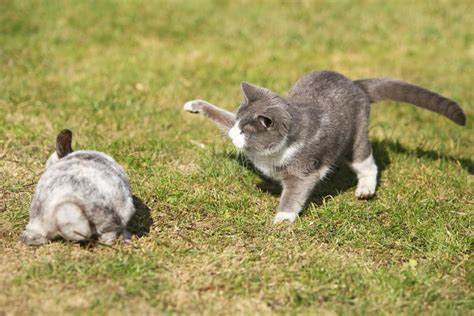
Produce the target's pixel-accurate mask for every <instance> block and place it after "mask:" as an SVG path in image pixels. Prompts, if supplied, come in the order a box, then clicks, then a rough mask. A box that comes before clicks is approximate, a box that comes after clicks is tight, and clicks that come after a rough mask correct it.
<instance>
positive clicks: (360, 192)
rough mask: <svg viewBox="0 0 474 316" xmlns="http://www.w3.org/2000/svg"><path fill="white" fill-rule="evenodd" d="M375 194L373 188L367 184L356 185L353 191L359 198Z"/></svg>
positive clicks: (362, 198)
mask: <svg viewBox="0 0 474 316" xmlns="http://www.w3.org/2000/svg"><path fill="white" fill-rule="evenodd" d="M374 195H375V190H372V189H371V188H369V187H368V186H358V187H357V189H356V191H355V196H356V198H358V199H359V200H367V199H370V198H371V197H373V196H374Z"/></svg>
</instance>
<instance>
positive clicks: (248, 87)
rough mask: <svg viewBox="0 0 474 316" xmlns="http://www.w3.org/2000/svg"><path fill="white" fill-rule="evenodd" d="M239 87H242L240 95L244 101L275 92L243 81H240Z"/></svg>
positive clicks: (250, 100)
mask: <svg viewBox="0 0 474 316" xmlns="http://www.w3.org/2000/svg"><path fill="white" fill-rule="evenodd" d="M240 87H241V89H242V95H243V96H244V98H245V102H253V101H256V100H259V99H261V98H263V97H266V96H267V97H268V96H272V95H274V94H275V93H273V92H272V91H270V90H268V89H266V88H262V87H259V86H256V85H253V84H251V83H248V82H245V81H242V83H241V84H240Z"/></svg>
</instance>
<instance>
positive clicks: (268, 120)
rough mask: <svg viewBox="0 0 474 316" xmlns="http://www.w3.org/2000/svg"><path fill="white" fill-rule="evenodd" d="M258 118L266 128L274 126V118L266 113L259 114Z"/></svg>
mask: <svg viewBox="0 0 474 316" xmlns="http://www.w3.org/2000/svg"><path fill="white" fill-rule="evenodd" d="M257 118H258V121H259V122H260V124H262V125H263V127H265V128H266V129H269V128H271V127H273V120H272V118H271V117H268V116H265V115H259V116H258V117H257Z"/></svg>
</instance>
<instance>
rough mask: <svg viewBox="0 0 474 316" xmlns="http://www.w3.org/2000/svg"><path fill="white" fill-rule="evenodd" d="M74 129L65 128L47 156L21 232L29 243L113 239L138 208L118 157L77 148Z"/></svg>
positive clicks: (127, 237) (124, 234) (123, 230)
mask: <svg viewBox="0 0 474 316" xmlns="http://www.w3.org/2000/svg"><path fill="white" fill-rule="evenodd" d="M71 142H72V132H71V131H70V130H67V129H64V130H62V131H61V132H60V133H59V134H58V136H57V139H56V152H54V153H53V154H52V155H51V156H50V157H49V159H48V160H47V162H46V168H45V172H44V173H43V175H42V176H41V178H40V180H39V182H38V185H37V187H36V191H35V193H34V196H33V199H32V202H31V206H30V209H29V222H28V225H27V226H26V229H25V231H23V233H22V235H21V240H22V241H23V242H24V243H25V244H27V245H33V246H34V245H42V244H45V243H47V242H48V241H50V240H52V239H55V238H57V237H62V238H64V239H65V240H69V241H73V242H79V241H84V240H90V239H95V238H98V240H99V242H101V243H104V244H107V245H110V244H112V243H113V242H114V241H115V240H116V239H117V237H118V236H119V235H122V237H123V239H124V240H125V241H128V240H130V233H129V232H128V231H127V229H126V226H127V223H128V221H129V220H130V218H131V217H132V215H133V214H134V213H135V207H134V205H133V199H132V194H131V192H130V186H129V181H128V177H127V175H126V174H125V172H124V170H123V169H122V167H120V166H119V165H118V164H117V163H116V162H115V160H114V159H113V158H112V157H110V156H108V155H106V154H104V153H101V152H97V151H92V150H80V151H73V150H72V147H71Z"/></svg>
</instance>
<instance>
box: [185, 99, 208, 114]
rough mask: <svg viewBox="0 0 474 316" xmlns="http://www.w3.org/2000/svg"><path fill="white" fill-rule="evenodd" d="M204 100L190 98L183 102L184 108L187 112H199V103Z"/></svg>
mask: <svg viewBox="0 0 474 316" xmlns="http://www.w3.org/2000/svg"><path fill="white" fill-rule="evenodd" d="M203 102H204V101H202V100H192V101H188V102H186V103H185V104H184V110H185V111H188V112H191V113H199V110H200V107H201V104H202V103H203Z"/></svg>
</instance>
